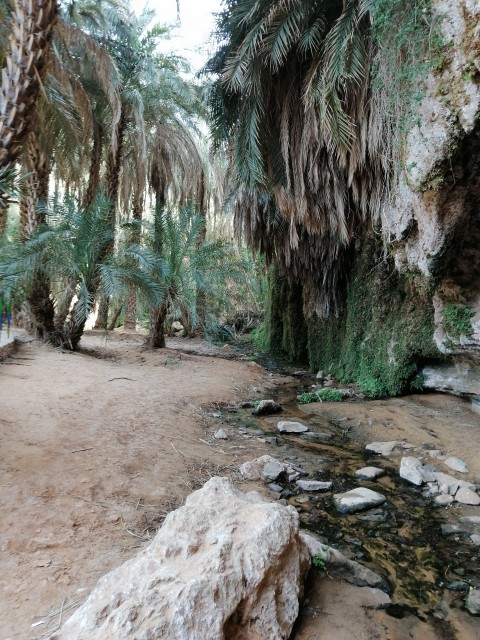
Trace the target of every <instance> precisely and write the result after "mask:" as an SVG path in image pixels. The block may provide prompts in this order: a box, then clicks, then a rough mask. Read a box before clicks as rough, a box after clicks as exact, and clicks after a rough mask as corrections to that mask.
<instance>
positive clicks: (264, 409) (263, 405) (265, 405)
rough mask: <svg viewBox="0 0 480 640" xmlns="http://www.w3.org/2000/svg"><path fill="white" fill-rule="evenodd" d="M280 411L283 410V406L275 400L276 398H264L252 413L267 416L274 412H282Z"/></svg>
mask: <svg viewBox="0 0 480 640" xmlns="http://www.w3.org/2000/svg"><path fill="white" fill-rule="evenodd" d="M280 411H283V407H282V406H281V405H279V404H278V403H277V402H275V400H262V401H261V402H259V403H258V406H257V407H256V408H255V409H254V410H253V411H252V415H254V416H266V415H269V414H272V413H280Z"/></svg>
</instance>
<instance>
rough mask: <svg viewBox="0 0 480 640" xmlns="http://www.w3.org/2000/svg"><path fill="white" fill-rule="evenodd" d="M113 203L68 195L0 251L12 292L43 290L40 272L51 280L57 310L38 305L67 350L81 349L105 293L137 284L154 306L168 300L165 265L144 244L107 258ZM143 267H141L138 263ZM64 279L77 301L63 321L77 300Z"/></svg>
mask: <svg viewBox="0 0 480 640" xmlns="http://www.w3.org/2000/svg"><path fill="white" fill-rule="evenodd" d="M109 207H110V203H109V201H108V200H106V199H105V198H99V199H97V200H96V201H95V202H94V203H93V205H92V206H91V207H90V208H88V209H83V208H82V207H80V206H78V202H76V201H75V200H73V199H67V200H66V201H65V202H64V203H62V204H58V205H56V206H54V207H53V208H52V209H45V210H44V211H43V212H42V215H43V217H44V218H45V220H46V222H47V223H48V224H47V225H43V226H40V227H38V228H37V229H36V230H35V231H34V233H33V234H32V235H31V236H30V237H29V238H28V239H26V240H24V241H23V242H16V243H15V242H14V243H11V244H10V245H7V246H6V247H5V248H4V249H2V251H1V252H0V278H1V279H2V283H3V287H4V289H5V292H4V293H6V294H7V295H11V294H12V292H14V291H15V290H18V289H19V288H22V289H24V290H26V291H27V292H29V291H31V290H32V289H37V287H38V283H37V279H38V276H39V274H40V275H41V276H42V278H43V281H44V282H47V283H50V284H51V290H50V296H49V297H48V298H47V297H46V296H45V297H44V298H43V300H47V299H49V300H50V301H51V308H49V309H46V308H39V307H35V306H34V307H33V311H34V315H35V319H36V320H37V325H41V324H42V325H43V326H42V328H43V334H44V338H45V339H47V340H49V341H50V342H52V343H53V344H56V345H60V346H62V347H63V348H67V349H72V350H75V349H77V347H78V344H79V342H80V339H81V337H82V335H83V330H84V327H85V323H86V321H87V318H88V316H89V314H90V313H91V312H92V311H93V309H94V306H95V302H96V300H97V298H98V296H100V295H109V296H112V297H113V298H115V299H118V298H122V297H123V296H124V295H125V293H126V291H127V289H128V287H129V286H130V285H131V284H135V286H136V287H137V288H139V289H140V290H141V291H142V293H143V295H144V296H146V299H147V302H148V304H155V305H158V304H159V303H161V302H162V301H163V299H164V286H163V284H162V277H163V274H164V267H163V263H162V262H161V260H160V259H159V258H155V257H154V256H152V254H150V253H149V252H148V251H147V250H145V249H143V248H142V247H139V246H132V247H127V248H126V249H125V250H124V251H121V252H120V253H119V254H118V255H117V256H116V257H115V258H113V257H111V256H110V257H108V258H107V259H105V251H104V249H105V246H107V245H108V244H109V243H110V242H111V238H112V233H113V230H112V227H111V225H110V222H109ZM137 265H139V266H137ZM64 282H69V283H72V284H73V292H74V295H75V297H76V301H75V303H74V304H73V306H71V307H70V309H69V313H68V314H67V316H66V317H65V318H64V319H63V318H62V322H59V321H58V318H55V317H54V315H53V314H54V310H55V309H62V308H63V307H64V305H65V296H66V297H67V301H68V302H69V303H70V301H71V299H72V298H71V292H70V291H67V292H65V290H64ZM30 297H31V296H30Z"/></svg>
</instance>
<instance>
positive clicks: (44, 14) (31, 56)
mask: <svg viewBox="0 0 480 640" xmlns="http://www.w3.org/2000/svg"><path fill="white" fill-rule="evenodd" d="M57 18H58V2H57V0H15V8H14V12H13V15H12V22H11V31H10V36H9V42H8V51H7V61H6V64H5V66H4V67H3V69H2V83H1V86H0V166H2V167H4V166H7V165H11V164H12V163H13V162H14V161H15V160H16V159H17V158H18V156H19V155H20V152H21V150H22V145H23V143H24V141H25V139H26V137H27V135H28V133H29V132H30V130H31V128H32V122H33V118H34V114H35V104H36V102H37V99H38V96H39V92H40V90H41V83H42V81H43V79H44V78H45V74H46V70H47V54H48V51H49V49H50V42H51V39H52V33H53V27H54V25H55V23H56V21H57Z"/></svg>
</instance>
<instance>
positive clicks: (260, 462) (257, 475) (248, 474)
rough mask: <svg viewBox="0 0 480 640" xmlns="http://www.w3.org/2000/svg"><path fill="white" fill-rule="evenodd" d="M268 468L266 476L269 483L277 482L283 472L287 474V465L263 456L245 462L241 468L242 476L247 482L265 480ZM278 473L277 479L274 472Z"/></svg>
mask: <svg viewBox="0 0 480 640" xmlns="http://www.w3.org/2000/svg"><path fill="white" fill-rule="evenodd" d="M266 468H267V471H266V475H267V477H268V478H269V479H268V482H273V481H275V480H276V479H277V478H278V476H279V474H280V473H281V472H285V471H286V468H287V465H286V464H284V463H283V462H280V460H277V459H276V458H272V456H268V455H265V456H261V457H260V458H256V459H255V460H250V461H249V462H244V463H243V464H242V466H241V467H240V469H239V471H240V475H241V476H242V478H244V479H245V480H265V469H266ZM274 470H276V471H278V473H277V475H275V477H272V474H273V475H274V473H273V471H274Z"/></svg>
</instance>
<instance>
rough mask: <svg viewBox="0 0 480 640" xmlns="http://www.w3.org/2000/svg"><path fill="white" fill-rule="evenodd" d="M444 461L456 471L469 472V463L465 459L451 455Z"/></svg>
mask: <svg viewBox="0 0 480 640" xmlns="http://www.w3.org/2000/svg"><path fill="white" fill-rule="evenodd" d="M444 462H445V464H446V465H447V467H450V469H453V470H454V471H458V473H468V467H467V465H466V464H465V462H464V461H463V460H460V458H455V457H454V456H449V457H448V458H447V459H446V460H445V461H444Z"/></svg>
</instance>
